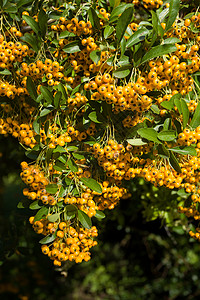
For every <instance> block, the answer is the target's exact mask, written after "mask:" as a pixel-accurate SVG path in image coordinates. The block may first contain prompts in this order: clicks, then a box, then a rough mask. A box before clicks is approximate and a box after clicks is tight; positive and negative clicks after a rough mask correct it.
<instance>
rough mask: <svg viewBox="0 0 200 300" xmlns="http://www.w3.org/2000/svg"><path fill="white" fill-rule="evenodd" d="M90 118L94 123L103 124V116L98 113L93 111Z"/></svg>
mask: <svg viewBox="0 0 200 300" xmlns="http://www.w3.org/2000/svg"><path fill="white" fill-rule="evenodd" d="M88 118H89V119H90V120H91V121H93V122H94V123H102V122H103V120H102V115H100V113H97V112H96V111H92V112H91V113H90V114H89V115H88Z"/></svg>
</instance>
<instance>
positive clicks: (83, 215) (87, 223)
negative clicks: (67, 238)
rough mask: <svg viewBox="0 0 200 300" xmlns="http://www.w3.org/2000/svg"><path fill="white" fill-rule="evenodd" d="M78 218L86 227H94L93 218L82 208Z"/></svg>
mask: <svg viewBox="0 0 200 300" xmlns="http://www.w3.org/2000/svg"><path fill="white" fill-rule="evenodd" d="M78 219H79V221H80V223H81V224H82V225H83V227H84V228H87V229H90V228H91V227H92V221H91V219H90V218H89V217H88V215H87V214H86V213H85V212H83V211H82V210H78Z"/></svg>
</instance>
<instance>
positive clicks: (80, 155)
mask: <svg viewBox="0 0 200 300" xmlns="http://www.w3.org/2000/svg"><path fill="white" fill-rule="evenodd" d="M72 155H73V157H74V158H75V159H84V158H85V156H84V155H82V154H79V153H76V152H74V153H72Z"/></svg>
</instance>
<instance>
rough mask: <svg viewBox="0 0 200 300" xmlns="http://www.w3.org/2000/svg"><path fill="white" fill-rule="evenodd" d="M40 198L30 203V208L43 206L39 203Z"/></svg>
mask: <svg viewBox="0 0 200 300" xmlns="http://www.w3.org/2000/svg"><path fill="white" fill-rule="evenodd" d="M38 202H39V200H36V201H34V202H32V203H31V204H30V205H29V208H30V209H39V208H41V205H39V204H38Z"/></svg>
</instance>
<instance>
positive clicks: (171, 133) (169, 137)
mask: <svg viewBox="0 0 200 300" xmlns="http://www.w3.org/2000/svg"><path fill="white" fill-rule="evenodd" d="M176 137H177V132H176V131H175V130H163V131H161V132H159V133H158V138H159V139H160V140H161V141H165V142H170V141H173V140H174V139H175V138H176Z"/></svg>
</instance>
